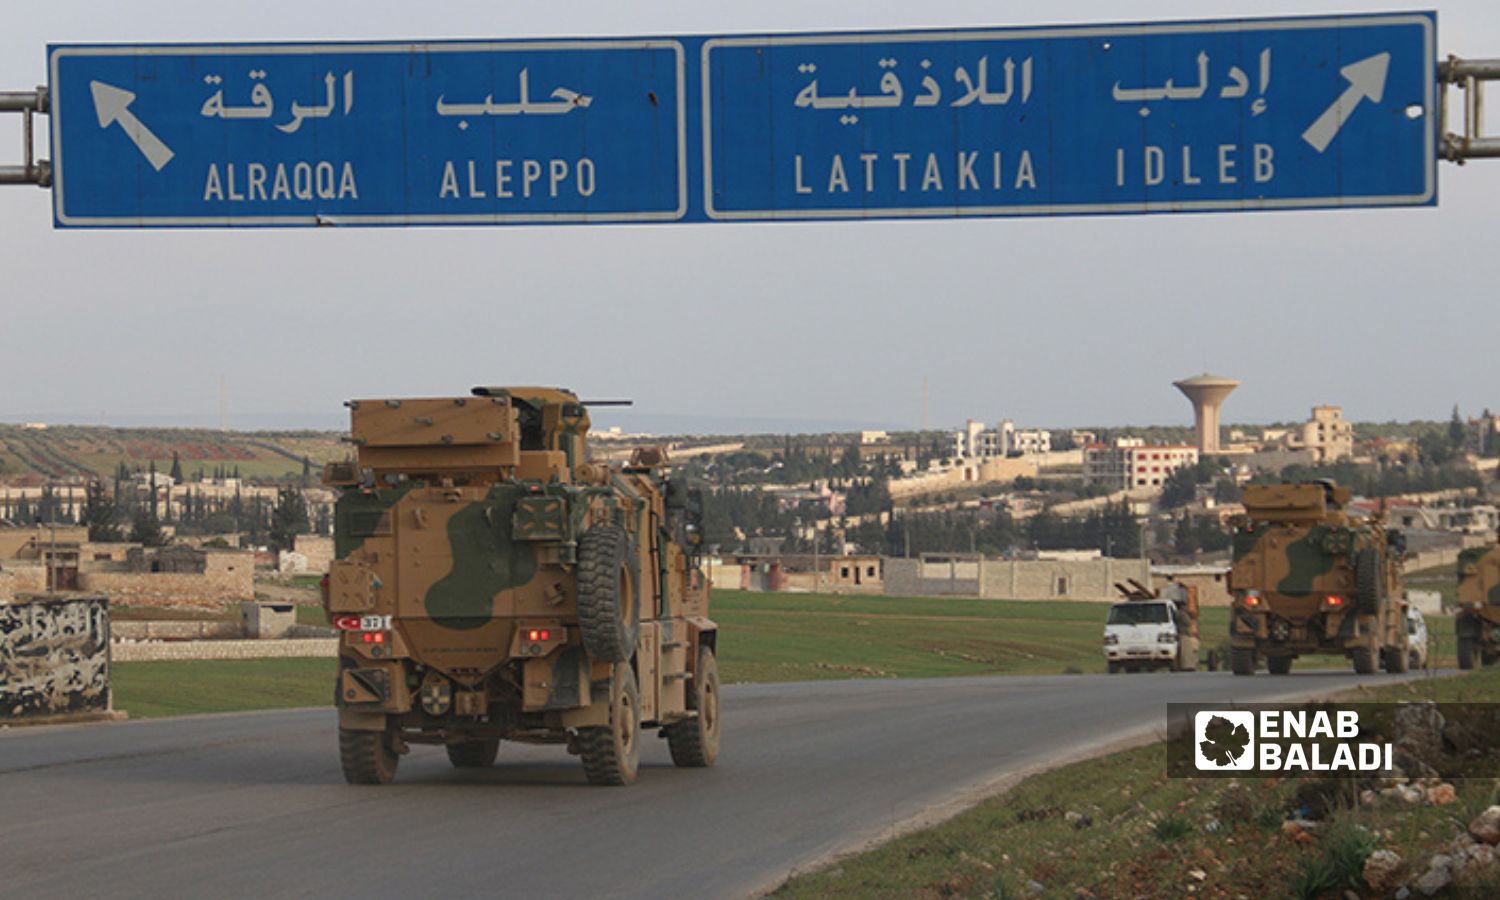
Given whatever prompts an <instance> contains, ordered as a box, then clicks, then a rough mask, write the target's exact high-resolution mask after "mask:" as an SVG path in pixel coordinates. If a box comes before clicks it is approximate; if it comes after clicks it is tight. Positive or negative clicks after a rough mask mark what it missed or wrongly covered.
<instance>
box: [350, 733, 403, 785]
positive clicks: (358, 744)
mask: <svg viewBox="0 0 1500 900" xmlns="http://www.w3.org/2000/svg"><path fill="white" fill-rule="evenodd" d="M400 760H401V757H400V755H399V754H397V753H396V751H395V750H394V749H393V748H392V747H391V742H390V738H389V737H388V736H387V735H386V733H385V732H383V731H351V730H349V729H348V728H340V729H339V764H340V765H341V766H342V767H343V769H344V780H345V781H347V782H349V783H350V784H390V783H391V781H392V780H393V779H395V777H396V764H397V763H398V762H400Z"/></svg>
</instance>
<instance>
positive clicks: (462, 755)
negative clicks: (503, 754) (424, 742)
mask: <svg viewBox="0 0 1500 900" xmlns="http://www.w3.org/2000/svg"><path fill="white" fill-rule="evenodd" d="M447 750H448V762H450V763H453V767H454V768H455V769H488V768H489V767H490V766H493V765H494V764H495V757H496V756H498V755H499V753H500V739H499V738H490V739H488V740H478V741H463V742H462V743H458V744H449V745H448V747H447Z"/></svg>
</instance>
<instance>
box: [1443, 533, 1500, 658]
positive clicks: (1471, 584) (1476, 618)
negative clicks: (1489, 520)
mask: <svg viewBox="0 0 1500 900" xmlns="http://www.w3.org/2000/svg"><path fill="white" fill-rule="evenodd" d="M1453 629H1454V632H1455V633H1456V636H1457V638H1458V667H1459V668H1460V669H1472V668H1474V660H1475V658H1476V657H1477V658H1478V659H1479V661H1480V662H1482V663H1483V664H1484V665H1487V666H1488V665H1493V664H1494V663H1495V660H1497V659H1500V544H1488V545H1486V546H1483V547H1470V548H1469V549H1467V550H1463V551H1461V552H1460V553H1459V554H1458V609H1457V611H1456V612H1455V614H1454V617H1453Z"/></svg>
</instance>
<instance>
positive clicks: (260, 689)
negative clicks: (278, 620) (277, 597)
mask: <svg viewBox="0 0 1500 900" xmlns="http://www.w3.org/2000/svg"><path fill="white" fill-rule="evenodd" d="M335 671H337V663H335V662H334V661H333V660H332V659H231V660H185V661H174V662H133V663H120V664H118V665H116V666H115V667H114V692H115V709H121V710H124V711H126V712H128V713H129V714H130V717H131V718H132V719H156V718H161V717H162V716H187V715H193V714H196V713H219V712H238V711H241V710H248V709H286V708H293V707H301V706H327V705H329V704H330V703H331V702H332V698H333V676H334V672H335Z"/></svg>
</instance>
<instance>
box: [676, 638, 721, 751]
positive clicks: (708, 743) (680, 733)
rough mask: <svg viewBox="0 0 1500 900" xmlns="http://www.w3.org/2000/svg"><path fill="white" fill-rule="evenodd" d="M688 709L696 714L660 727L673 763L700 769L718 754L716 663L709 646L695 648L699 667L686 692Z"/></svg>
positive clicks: (717, 684)
mask: <svg viewBox="0 0 1500 900" xmlns="http://www.w3.org/2000/svg"><path fill="white" fill-rule="evenodd" d="M688 709H691V710H696V711H697V713H698V715H696V716H694V717H693V718H691V719H684V720H683V721H681V722H676V723H673V724H671V725H668V726H667V727H666V728H664V729H662V730H663V731H664V732H666V735H667V748H668V749H669V750H671V751H672V762H673V763H674V764H675V765H677V766H678V767H679V768H692V769H701V768H704V767H707V766H711V765H713V764H714V760H715V759H717V758H718V756H719V666H718V663H716V662H714V651H713V649H712V648H710V647H702V648H699V650H698V669H697V671H695V672H694V673H693V682H692V686H691V688H690V690H689V694H688Z"/></svg>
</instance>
